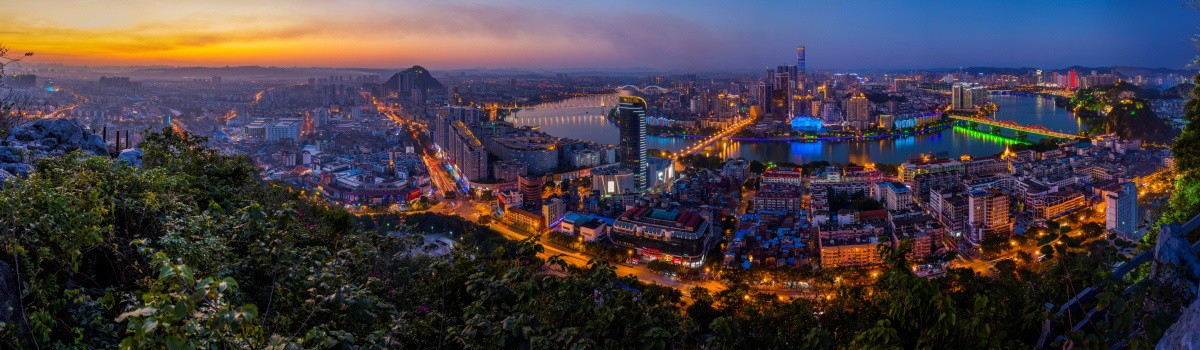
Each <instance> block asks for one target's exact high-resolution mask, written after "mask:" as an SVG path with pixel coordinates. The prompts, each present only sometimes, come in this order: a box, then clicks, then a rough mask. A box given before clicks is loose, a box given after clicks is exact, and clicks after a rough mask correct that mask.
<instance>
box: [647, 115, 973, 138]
mask: <svg viewBox="0 0 1200 350" xmlns="http://www.w3.org/2000/svg"><path fill="white" fill-rule="evenodd" d="M953 125H954V121H953V120H947V121H942V122H937V123H934V124H933V125H932V126H929V127H926V128H921V129H917V130H913V131H909V132H903V133H892V134H878V135H833V134H815V135H812V134H805V135H798V136H775V137H730V138H729V140H730V141H737V142H751V143H754V142H820V141H830V142H847V141H879V140H890V139H898V138H905V137H912V136H920V135H924V134H929V133H934V132H941V131H943V130H946V129H949V128H950V127H951V126H953ZM652 136H655V137H662V138H679V139H704V138H707V137H710V136H712V135H695V134H686V135H685V134H677V133H657V134H653V135H652Z"/></svg>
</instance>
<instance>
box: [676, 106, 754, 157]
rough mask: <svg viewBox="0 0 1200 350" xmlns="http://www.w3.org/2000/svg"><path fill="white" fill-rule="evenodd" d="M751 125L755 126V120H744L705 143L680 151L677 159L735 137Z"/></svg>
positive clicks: (748, 118)
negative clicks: (724, 139)
mask: <svg viewBox="0 0 1200 350" xmlns="http://www.w3.org/2000/svg"><path fill="white" fill-rule="evenodd" d="M750 124H754V118H751V117H747V118H745V119H742V121H740V122H737V123H734V124H733V125H730V126H729V127H726V128H725V129H723V130H721V132H719V133H717V134H716V135H713V136H709V137H708V138H705V139H704V140H703V141H700V143H697V144H694V145H691V146H688V148H684V149H682V150H680V151H679V153H678V154H676V155H675V159H676V160H678V159H679V158H683V157H684V156H688V155H691V154H694V153H696V152H699V151H700V150H703V149H704V148H705V147H708V146H711V145H712V144H713V143H714V142H717V141H718V140H721V139H723V138H726V137H729V136H730V135H733V134H735V133H737V132H738V131H741V130H742V128H744V127H746V126H747V125H750Z"/></svg>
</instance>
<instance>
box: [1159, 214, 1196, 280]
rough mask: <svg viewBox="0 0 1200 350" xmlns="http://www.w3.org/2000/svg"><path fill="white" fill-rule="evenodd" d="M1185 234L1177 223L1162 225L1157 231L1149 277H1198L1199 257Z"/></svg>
mask: <svg viewBox="0 0 1200 350" xmlns="http://www.w3.org/2000/svg"><path fill="white" fill-rule="evenodd" d="M1187 234H1188V232H1185V230H1184V229H1183V227H1181V226H1180V225H1179V224H1170V225H1164V226H1163V227H1162V229H1160V230H1159V231H1158V241H1157V242H1155V245H1154V261H1153V264H1151V265H1150V275H1151V277H1155V278H1173V277H1183V278H1189V279H1192V280H1196V279H1200V259H1197V258H1196V253H1195V252H1193V251H1192V244H1191V243H1189V242H1188V239H1187Z"/></svg>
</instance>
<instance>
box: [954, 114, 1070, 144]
mask: <svg viewBox="0 0 1200 350" xmlns="http://www.w3.org/2000/svg"><path fill="white" fill-rule="evenodd" d="M950 118H951V119H955V120H960V121H965V122H969V123H977V124H984V125H988V126H991V127H995V128H1001V129H1009V130H1013V131H1016V132H1017V134H1018V135H1019V134H1021V133H1025V134H1037V135H1042V136H1046V137H1057V138H1064V139H1073V138H1075V135H1073V134H1067V133H1061V132H1057V131H1054V130H1050V129H1047V128H1046V127H1045V126H1041V125H1021V124H1018V123H1016V122H1014V121H1011V120H992V119H987V118H979V117H969V116H963V115H951V116H950Z"/></svg>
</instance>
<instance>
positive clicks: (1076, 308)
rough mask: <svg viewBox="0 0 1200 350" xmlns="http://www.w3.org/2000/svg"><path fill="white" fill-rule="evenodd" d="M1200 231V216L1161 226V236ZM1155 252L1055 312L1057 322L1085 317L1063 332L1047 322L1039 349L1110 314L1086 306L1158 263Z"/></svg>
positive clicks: (1199, 245)
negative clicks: (1144, 267) (1132, 274)
mask: <svg viewBox="0 0 1200 350" xmlns="http://www.w3.org/2000/svg"><path fill="white" fill-rule="evenodd" d="M1197 229H1200V215H1196V216H1194V217H1192V218H1191V219H1190V220H1188V222H1187V223H1185V224H1183V225H1180V224H1179V223H1171V224H1166V225H1162V226H1160V227H1159V235H1163V234H1170V233H1172V232H1183V233H1184V235H1185V236H1186V235H1187V233H1190V232H1192V231H1195V230H1197ZM1191 251H1192V253H1193V254H1195V253H1197V252H1200V241H1197V242H1195V243H1192V245H1191ZM1154 253H1155V249H1150V250H1147V251H1144V252H1142V253H1141V254H1138V255H1137V256H1134V257H1133V258H1132V259H1129V261H1126V262H1124V263H1122V264H1121V265H1117V267H1115V268H1113V270H1112V276H1111V278H1109V279H1108V280H1106V281H1104V282H1100V283H1097V284H1095V285H1092V286H1089V287H1087V288H1084V290H1083V291H1081V292H1079V294H1077V295H1075V297H1073V298H1071V300H1068V301H1067V303H1065V304H1063V305H1062V306H1061V307H1059V308H1058V311H1057V312H1055V313H1054V316H1055V317H1054V318H1056V319H1061V318H1062V317H1063V316H1065V315H1075V314H1083V315H1082V316H1083V317H1082V319H1080V320H1079V321H1078V322H1076V323H1075V324H1073V325H1071V328H1070V330H1063V329H1061V325H1058V324H1056V323H1055V322H1054V321H1053V320H1047V322H1046V323H1045V324H1044V326H1043V331H1042V337H1041V339H1039V340H1038V348H1043V347H1049V346H1050V344H1049V343H1046V340H1048V339H1054V341H1062V340H1064V339H1065V337H1066V335H1065V334H1066V333H1071V332H1079V331H1082V330H1085V329H1087V327H1088V326H1089V325H1091V324H1092V322H1094V321H1096V320H1098V319H1100V318H1102V317H1104V316H1105V315H1107V312H1108V311H1107V310H1101V309H1098V308H1096V307H1095V306H1085V305H1092V304H1093V302H1095V301H1096V296H1097V295H1099V294H1100V293H1101V292H1103V291H1104V290H1105V289H1106V288H1108V287H1109V281H1120V280H1122V279H1124V278H1125V277H1126V275H1128V274H1129V273H1130V272H1133V270H1135V269H1137V268H1139V267H1141V266H1142V265H1145V264H1146V263H1148V262H1150V261H1151V260H1154ZM1136 285H1137V283H1136V282H1135V283H1134V285H1133V286H1130V287H1128V288H1126V289H1125V290H1124V291H1123V292H1122V295H1129V294H1130V293H1132V292H1133V289H1134V287H1135V286H1136ZM1085 310H1086V312H1085Z"/></svg>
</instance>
